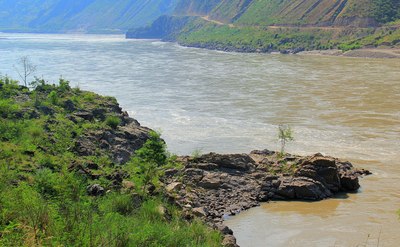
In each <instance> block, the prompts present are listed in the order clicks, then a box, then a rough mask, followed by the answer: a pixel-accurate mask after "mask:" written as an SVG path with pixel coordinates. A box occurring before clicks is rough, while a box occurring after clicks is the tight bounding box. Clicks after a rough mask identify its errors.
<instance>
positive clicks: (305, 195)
mask: <svg viewBox="0 0 400 247" xmlns="http://www.w3.org/2000/svg"><path fill="white" fill-rule="evenodd" d="M178 160H179V161H180V162H181V163H183V165H184V168H183V169H182V170H176V169H175V170H172V171H168V172H167V173H166V176H165V177H163V179H162V180H163V183H165V184H167V193H170V192H173V197H172V199H173V200H175V202H176V203H177V205H178V206H181V207H182V208H185V209H193V210H192V211H191V214H192V215H193V214H194V215H196V216H199V217H202V218H204V219H206V220H207V221H208V222H209V223H211V224H215V223H220V222H221V221H222V219H223V218H224V217H225V216H226V215H234V214H237V213H239V212H240V211H242V210H246V209H248V208H251V207H254V206H257V205H259V202H264V201H268V200H271V199H284V200H322V199H325V198H328V197H331V196H333V195H334V194H335V193H337V192H339V191H354V190H356V189H358V187H359V183H358V176H359V175H362V174H367V172H366V171H363V170H356V169H354V168H353V166H352V165H351V163H349V162H342V161H339V160H337V159H334V158H332V157H325V156H322V155H320V154H317V155H313V156H307V157H301V156H294V155H287V156H285V157H283V158H282V157H280V156H279V155H277V153H275V152H271V151H268V150H263V151H253V152H252V153H251V154H250V155H247V154H216V153H210V154H204V155H202V156H200V157H196V158H193V157H188V156H185V157H180V158H179V159H178ZM285 167H286V168H288V167H290V169H292V167H294V168H293V169H292V170H287V169H286V168H285ZM276 169H281V170H276ZM271 172H272V173H271ZM178 185H179V186H178ZM181 186H182V187H183V188H185V189H177V188H178V187H181ZM168 191H170V192H168Z"/></svg>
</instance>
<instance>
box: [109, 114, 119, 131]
mask: <svg viewBox="0 0 400 247" xmlns="http://www.w3.org/2000/svg"><path fill="white" fill-rule="evenodd" d="M105 123H106V125H107V126H109V127H111V128H112V129H116V128H117V127H118V125H119V124H120V123H121V119H120V118H119V117H117V116H108V117H107V118H106V120H105Z"/></svg>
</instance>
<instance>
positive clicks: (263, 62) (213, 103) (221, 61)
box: [0, 34, 400, 246]
mask: <svg viewBox="0 0 400 247" xmlns="http://www.w3.org/2000/svg"><path fill="white" fill-rule="evenodd" d="M23 55H29V56H30V57H31V58H32V60H33V62H34V63H35V64H36V65H37V66H38V71H37V73H36V75H37V76H39V77H42V76H43V78H45V79H46V80H49V81H56V80H57V79H58V78H59V77H60V76H62V77H63V78H66V79H68V80H70V81H71V82H72V84H73V85H75V86H76V85H79V87H80V88H82V89H85V90H92V91H95V92H97V93H100V94H104V95H111V96H115V97H116V98H117V99H118V101H119V102H120V103H121V105H122V107H123V108H124V109H125V110H127V111H128V112H129V113H130V114H131V115H132V116H133V117H134V118H136V119H138V120H139V121H140V122H141V123H142V124H143V125H146V126H149V127H151V128H153V129H158V130H161V131H162V133H163V137H164V138H165V139H166V141H167V143H168V146H169V149H170V151H172V152H174V153H178V154H190V153H192V152H193V151H194V150H196V149H199V150H202V151H203V152H208V151H216V152H224V153H233V152H249V151H250V150H252V149H263V148H269V149H277V148H278V146H277V145H278V144H277V140H276V133H277V125H279V124H282V123H283V124H290V125H291V126H292V127H293V129H294V133H295V141H294V142H293V143H291V144H290V145H289V147H288V149H289V151H290V152H293V153H299V154H312V153H316V152H322V153H325V154H329V155H332V156H337V157H340V158H343V159H347V160H350V161H353V162H354V163H355V164H356V165H358V166H361V167H364V168H367V169H370V170H371V171H373V172H374V175H373V176H370V177H367V178H365V179H363V180H362V181H361V183H362V189H361V193H358V194H350V195H345V196H342V197H341V198H336V199H332V200H325V201H322V202H316V203H308V202H272V203H268V204H264V205H262V206H261V207H259V208H254V209H252V210H249V211H247V212H243V213H242V214H240V215H239V216H237V217H233V218H231V219H229V220H227V224H228V225H229V226H230V227H232V229H233V230H234V232H235V234H236V236H237V238H238V241H239V244H240V245H241V246H378V244H379V246H398V242H399V241H400V235H399V234H398V232H399V229H400V224H399V221H398V217H397V215H396V210H397V209H398V208H400V196H399V177H400V161H399V158H398V155H399V146H400V60H380V59H359V58H342V57H318V56H315V57H311V56H298V55H266V54H239V53H223V52H216V51H208V50H201V49H192V48H184V47H180V46H178V45H176V44H171V43H163V42H159V41H143V40H125V39H123V37H121V36H101V35H32V34H0V73H2V74H3V75H5V74H7V75H11V76H13V77H14V78H17V74H16V72H15V69H14V68H13V66H14V65H16V63H17V62H16V60H17V59H18V58H19V57H21V56H23Z"/></svg>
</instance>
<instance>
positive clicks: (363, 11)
mask: <svg viewBox="0 0 400 247" xmlns="http://www.w3.org/2000/svg"><path fill="white" fill-rule="evenodd" d="M162 15H172V16H207V17H208V18H209V19H211V20H214V21H220V22H223V23H232V24H236V25H250V26H251V25H253V26H254V25H274V24H280V25H318V26H325V25H356V26H363V27H369V26H377V25H378V24H379V23H385V22H389V21H394V20H396V19H398V18H400V1H398V0H337V1H331V0H279V1H278V0H206V1H200V0H81V1H76V0H30V1H24V0H1V1H0V30H2V31H16V32H24V31H26V32H100V33H109V32H125V31H126V30H127V29H129V28H136V27H141V26H146V25H149V24H151V23H152V22H153V21H154V20H156V19H157V18H158V17H160V16H162Z"/></svg>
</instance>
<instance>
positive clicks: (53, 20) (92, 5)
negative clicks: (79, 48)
mask: <svg viewBox="0 0 400 247" xmlns="http://www.w3.org/2000/svg"><path fill="white" fill-rule="evenodd" d="M176 2H177V0H79V1H77V0H30V1H24V0H1V1H0V31H13V32H57V33H58V32H61V33H62V32H83V33H87V32H98V33H110V32H116V33H123V32H125V31H126V30H127V29H128V28H131V27H139V26H144V25H147V24H149V23H151V22H152V21H153V20H155V19H156V18H158V17H159V16H160V15H163V14H169V13H172V11H173V10H174V9H175V6H176Z"/></svg>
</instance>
